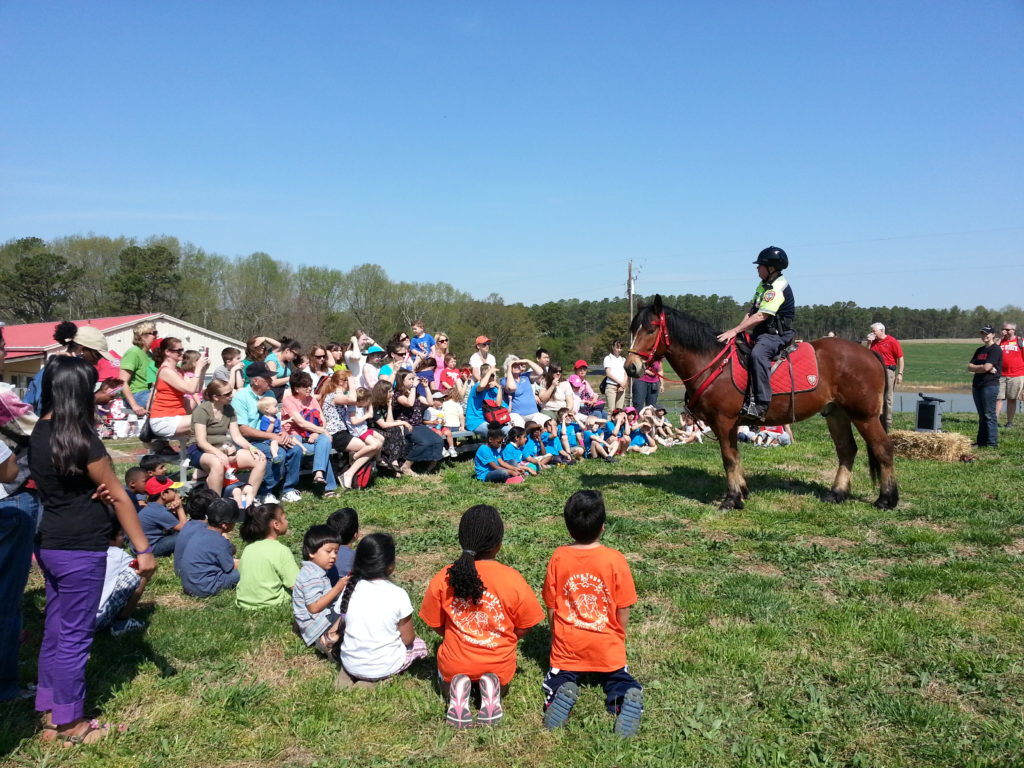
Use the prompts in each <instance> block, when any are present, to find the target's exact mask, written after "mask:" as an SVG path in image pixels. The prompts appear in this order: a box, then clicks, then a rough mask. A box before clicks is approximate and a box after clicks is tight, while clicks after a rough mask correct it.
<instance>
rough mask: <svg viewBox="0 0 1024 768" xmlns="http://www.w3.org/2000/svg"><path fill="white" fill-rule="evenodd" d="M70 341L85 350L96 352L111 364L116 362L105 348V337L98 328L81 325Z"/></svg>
mask: <svg viewBox="0 0 1024 768" xmlns="http://www.w3.org/2000/svg"><path fill="white" fill-rule="evenodd" d="M72 341H73V342H74V343H75V344H78V345H79V346H81V347H85V348H86V349H94V350H96V351H97V352H99V353H100V355H102V356H103V357H105V358H106V359H107V360H109V361H110V362H112V363H115V362H117V359H116V358H115V357H114V356H113V355H112V354H110V352H109V351H108V349H109V347H107V338H106V336H104V335H103V334H102V333H101V332H100V330H99V329H98V328H93V327H92V326H91V325H83V326H82V327H81V328H79V329H78V333H76V334H75V338H73V339H72Z"/></svg>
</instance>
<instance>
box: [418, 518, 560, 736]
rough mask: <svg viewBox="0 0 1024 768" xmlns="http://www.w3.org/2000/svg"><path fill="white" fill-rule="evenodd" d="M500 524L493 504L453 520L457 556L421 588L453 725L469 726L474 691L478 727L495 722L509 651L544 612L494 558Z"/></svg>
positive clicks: (508, 677)
mask: <svg viewBox="0 0 1024 768" xmlns="http://www.w3.org/2000/svg"><path fill="white" fill-rule="evenodd" d="M504 535H505V525H504V523H503V522H502V520H501V515H499V514H498V510H496V509H495V508H494V507H491V506H487V505H483V504H480V505H477V506H475V507H470V508H469V509H467V510H466V512H465V513H464V514H463V515H462V519H461V520H460V521H459V546H461V547H462V553H461V554H460V555H459V556H458V557H457V558H456V559H455V562H454V563H452V564H451V565H447V566H445V567H444V568H442V569H441V570H440V571H439V572H438V573H437V574H436V575H435V576H434V578H433V579H431V580H430V584H429V585H428V586H427V591H426V593H425V594H424V595H423V604H422V605H421V606H420V618H421V619H423V621H424V622H425V623H426V624H427V626H429V627H430V628H431V629H433V630H434V631H435V632H437V633H438V634H439V635H440V636H441V638H442V640H441V646H440V647H439V648H438V649H437V676H438V679H439V681H440V684H441V692H442V694H443V695H444V697H445V699H447V700H448V711H447V715H446V720H447V721H448V724H449V725H451V726H454V727H455V728H469V727H471V726H472V725H473V715H472V713H471V712H470V706H469V703H470V695H471V692H472V691H471V689H472V687H473V684H474V683H476V684H477V685H478V687H479V693H480V708H479V710H478V712H477V715H476V724H477V725H494V724H495V723H497V722H498V721H499V720H501V718H502V715H503V708H502V705H501V697H502V696H503V695H504V694H505V693H507V692H508V686H509V683H511V682H512V677H513V676H514V675H515V673H516V646H517V645H518V643H519V640H520V639H521V638H522V637H523V636H524V635H526V633H527V632H529V631H530V629H531V628H533V627H535V626H536V625H537V624H539V623H540V622H542V621H543V620H544V611H543V610H542V609H541V607H540V603H538V602H537V598H536V597H535V596H534V594H533V590H532V589H530V585H529V584H527V583H526V580H525V579H524V578H523V577H522V576H521V575H520V573H519V571H517V570H515V569H514V568H510V567H509V566H507V565H503V564H501V563H499V562H498V561H497V560H495V559H494V558H495V557H497V556H498V552H499V551H500V550H501V542H502V539H503V538H504Z"/></svg>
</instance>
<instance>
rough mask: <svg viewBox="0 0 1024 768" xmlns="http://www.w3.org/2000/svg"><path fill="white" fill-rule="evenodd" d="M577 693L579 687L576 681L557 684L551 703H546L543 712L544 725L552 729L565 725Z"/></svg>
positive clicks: (577, 695) (578, 692)
mask: <svg viewBox="0 0 1024 768" xmlns="http://www.w3.org/2000/svg"><path fill="white" fill-rule="evenodd" d="M579 695H580V687H579V686H578V685H576V683H563V684H562V685H561V686H559V688H558V690H557V691H555V696H554V698H553V699H551V703H550V704H548V708H547V711H546V712H544V727H545V728H547V729H548V730H549V731H553V730H555V728H561V727H562V726H563V725H565V721H566V720H568V719H569V715H570V714H571V713H572V708H573V706H574V705H575V704H576V699H578V698H579Z"/></svg>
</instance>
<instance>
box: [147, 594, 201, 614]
mask: <svg viewBox="0 0 1024 768" xmlns="http://www.w3.org/2000/svg"><path fill="white" fill-rule="evenodd" d="M150 605H160V606H163V607H164V608H171V609H172V610H175V611H196V610H202V609H203V607H204V605H205V603H203V601H202V600H199V599H198V598H195V597H189V596H188V595H185V594H182V593H181V592H168V593H167V594H163V595H153V598H152V599H151V600H144V601H143V602H142V603H140V604H139V608H143V607H148V606H150Z"/></svg>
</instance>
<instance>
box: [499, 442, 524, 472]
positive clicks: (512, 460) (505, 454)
mask: <svg viewBox="0 0 1024 768" xmlns="http://www.w3.org/2000/svg"><path fill="white" fill-rule="evenodd" d="M501 458H502V460H503V461H507V462H508V463H509V464H511V465H512V466H516V465H518V464H522V463H523V462H524V461H525V459H524V458H523V449H522V448H517V447H516V446H515V444H514V443H509V444H508V445H506V446H505V447H504V448H502V449H501Z"/></svg>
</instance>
